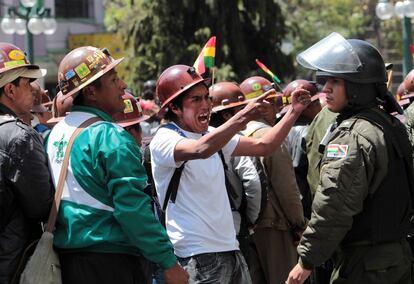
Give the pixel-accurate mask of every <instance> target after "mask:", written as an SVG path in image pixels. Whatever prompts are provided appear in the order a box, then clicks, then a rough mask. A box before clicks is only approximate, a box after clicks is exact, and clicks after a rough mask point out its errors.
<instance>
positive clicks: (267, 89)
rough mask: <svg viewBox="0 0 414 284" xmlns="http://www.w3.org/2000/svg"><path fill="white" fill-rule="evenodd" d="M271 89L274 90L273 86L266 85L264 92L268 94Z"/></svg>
mask: <svg viewBox="0 0 414 284" xmlns="http://www.w3.org/2000/svg"><path fill="white" fill-rule="evenodd" d="M271 88H272V86H271V85H264V86H263V91H265V92H267V91H269V90H270V89H271Z"/></svg>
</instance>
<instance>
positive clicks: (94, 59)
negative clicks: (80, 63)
mask: <svg viewBox="0 0 414 284" xmlns="http://www.w3.org/2000/svg"><path fill="white" fill-rule="evenodd" d="M104 58H106V55H105V54H104V53H103V52H102V51H101V50H96V51H95V52H94V53H93V55H90V56H88V57H87V58H86V60H87V61H88V62H89V63H90V64H89V65H88V67H89V69H96V68H98V67H99V66H100V65H102V59H104Z"/></svg>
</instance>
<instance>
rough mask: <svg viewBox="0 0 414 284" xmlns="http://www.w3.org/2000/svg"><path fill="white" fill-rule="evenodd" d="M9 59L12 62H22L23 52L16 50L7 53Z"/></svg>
mask: <svg viewBox="0 0 414 284" xmlns="http://www.w3.org/2000/svg"><path fill="white" fill-rule="evenodd" d="M9 58H10V59H13V60H22V59H24V58H25V56H24V53H23V51H21V50H18V49H13V50H12V51H10V52H9Z"/></svg>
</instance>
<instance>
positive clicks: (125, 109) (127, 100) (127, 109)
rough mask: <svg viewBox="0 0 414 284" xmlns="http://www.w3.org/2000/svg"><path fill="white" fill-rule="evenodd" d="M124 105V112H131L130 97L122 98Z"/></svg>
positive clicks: (132, 108) (132, 109)
mask: <svg viewBox="0 0 414 284" xmlns="http://www.w3.org/2000/svg"><path fill="white" fill-rule="evenodd" d="M124 105H125V108H124V113H131V112H133V111H134V107H133V106H132V102H131V100H130V99H126V100H124Z"/></svg>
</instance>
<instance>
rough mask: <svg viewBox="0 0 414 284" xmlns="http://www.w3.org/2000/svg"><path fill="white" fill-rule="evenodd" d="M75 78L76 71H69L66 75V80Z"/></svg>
mask: <svg viewBox="0 0 414 284" xmlns="http://www.w3.org/2000/svg"><path fill="white" fill-rule="evenodd" d="M73 76H75V71H73V69H69V70H68V72H66V74H65V77H66V80H69V79H71V78H73Z"/></svg>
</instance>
